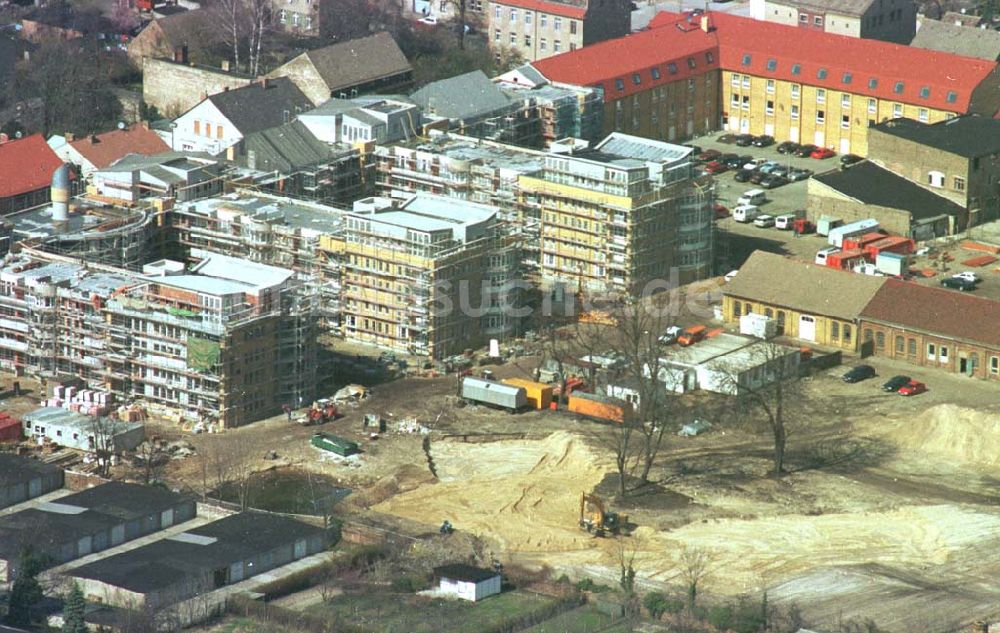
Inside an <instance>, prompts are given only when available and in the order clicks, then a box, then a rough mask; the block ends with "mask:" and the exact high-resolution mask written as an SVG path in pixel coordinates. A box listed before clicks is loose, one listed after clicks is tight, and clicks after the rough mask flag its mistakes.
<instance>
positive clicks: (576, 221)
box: [518, 134, 713, 293]
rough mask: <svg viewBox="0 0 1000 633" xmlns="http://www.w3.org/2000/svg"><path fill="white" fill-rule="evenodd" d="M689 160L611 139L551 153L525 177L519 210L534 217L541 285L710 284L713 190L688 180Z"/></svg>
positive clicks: (671, 148) (640, 142)
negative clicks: (537, 169) (707, 281)
mask: <svg viewBox="0 0 1000 633" xmlns="http://www.w3.org/2000/svg"><path fill="white" fill-rule="evenodd" d="M690 153H691V150H690V148H687V147H682V146H678V145H671V144H669V143H662V142H656V141H650V140H646V139H641V138H637V137H631V136H627V135H624V134H613V135H611V136H610V137H608V138H607V139H605V140H604V141H602V142H601V143H600V144H599V145H597V146H596V147H595V148H594V149H583V150H574V151H572V152H566V153H550V154H549V155H547V156H546V157H545V166H544V168H543V169H542V171H541V172H539V173H537V174H532V175H522V176H521V177H520V178H519V179H518V184H519V188H520V196H521V200H522V204H523V205H524V207H525V209H527V210H529V211H532V212H533V213H537V217H538V218H539V224H540V230H539V232H540V237H541V257H540V261H539V266H540V273H541V281H542V283H543V285H544V286H546V287H553V286H555V285H558V284H562V285H563V286H564V287H568V288H569V289H570V290H572V291H576V290H587V291H590V292H596V293H603V292H608V293H613V292H630V293H639V292H642V291H643V289H644V287H645V284H647V283H650V282H654V281H657V280H664V281H667V282H670V283H671V284H672V285H676V284H677V283H688V282H690V281H694V280H696V279H703V278H705V277H707V276H708V275H709V274H710V273H711V266H712V210H711V200H712V195H713V192H712V189H711V182H710V179H708V182H700V181H696V180H693V179H692V173H691V162H690V158H689V156H690ZM660 289H662V288H660Z"/></svg>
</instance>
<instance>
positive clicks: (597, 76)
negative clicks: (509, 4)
mask: <svg viewBox="0 0 1000 633" xmlns="http://www.w3.org/2000/svg"><path fill="white" fill-rule="evenodd" d="M718 49H719V46H718V38H717V36H716V33H715V32H711V33H706V32H704V31H702V30H701V29H700V28H699V27H698V21H697V18H695V19H694V20H693V21H692V22H691V23H687V22H685V23H684V24H683V28H676V27H675V28H672V29H666V28H661V29H650V30H647V31H641V32H639V33H633V34H632V35H626V36H625V37H621V38H618V39H614V40H606V41H604V42H599V43H597V44H591V45H589V46H585V47H583V48H579V49H577V50H575V51H572V52H569V53H564V54H562V55H555V56H553V57H547V58H545V59H541V60H538V61H535V62H532V64H531V65H532V66H534V67H535V69H537V70H538V72H540V73H542V75H544V76H545V77H546V78H548V79H549V80H551V81H555V82H559V83H568V84H575V85H583V86H600V87H601V88H603V89H604V100H605V101H615V100H617V99H621V98H623V97H627V96H629V95H631V94H633V93H636V92H640V91H642V90H648V89H649V87H650V86H655V85H659V84H667V83H671V82H674V81H677V80H679V79H685V78H687V77H690V76H694V75H700V74H702V73H704V72H706V71H707V70H711V69H717V68H719V54H718ZM688 60H691V61H690V62H689V61H688ZM691 64H693V65H694V68H692V67H691ZM654 69H655V74H658V75H659V78H656V76H655V74H654ZM636 74H638V75H639V76H638V79H639V81H640V83H639V84H636V83H635V77H634V75H636ZM618 81H620V83H618ZM619 87H620V89H619Z"/></svg>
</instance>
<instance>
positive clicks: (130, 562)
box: [71, 512, 326, 611]
mask: <svg viewBox="0 0 1000 633" xmlns="http://www.w3.org/2000/svg"><path fill="white" fill-rule="evenodd" d="M325 548H326V535H325V533H324V531H323V529H322V528H319V527H315V526H312V525H308V524H306V523H301V522H299V521H295V520H292V519H288V518H285V517H280V516H276V515H271V514H256V513H249V512H244V513H242V514H234V515H232V516H228V517H226V518H224V519H220V520H218V521H214V522H212V523H209V524H207V525H203V526H200V527H197V528H194V529H192V530H190V531H187V532H182V533H180V534H174V535H171V536H169V537H167V538H165V539H162V540H159V541H156V542H154V543H150V544H149V545H143V546H142V547H138V548H136V549H133V550H131V551H128V552H123V553H121V554H117V555H115V556H110V557H108V558H105V559H103V560H100V561H97V562H94V563H90V564H87V565H83V566H81V567H78V568H76V569H74V570H73V571H72V572H71V575H72V577H73V579H74V580H75V581H76V582H77V583H79V585H80V588H81V589H82V590H83V593H84V595H85V596H86V597H87V598H88V599H89V600H92V601H95V602H100V603H102V604H106V605H110V606H115V607H122V608H128V609H145V610H152V611H158V610H160V609H162V608H164V607H167V606H169V605H171V604H174V603H176V602H179V601H181V600H184V599H186V598H189V597H191V596H194V595H197V594H201V593H205V592H209V591H212V590H214V589H219V588H220V587H224V586H226V585H230V584H234V583H237V582H240V581H242V580H246V579H247V578H250V577H252V576H255V575H257V574H261V573H264V572H266V571H268V570H271V569H274V568H276V567H280V566H282V565H285V564H287V563H290V562H292V561H296V560H299V559H301V558H305V557H306V556H311V555H313V554H317V553H319V552H322V551H323V550H324V549H325Z"/></svg>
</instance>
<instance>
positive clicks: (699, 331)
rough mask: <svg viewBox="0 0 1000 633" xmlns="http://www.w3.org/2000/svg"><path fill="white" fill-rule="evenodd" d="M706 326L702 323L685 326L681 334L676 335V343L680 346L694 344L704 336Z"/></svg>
mask: <svg viewBox="0 0 1000 633" xmlns="http://www.w3.org/2000/svg"><path fill="white" fill-rule="evenodd" d="M707 329H708V328H706V327H705V326H704V325H692V326H691V327H689V328H687V329H686V330H684V331H683V332H681V335H680V336H678V337H677V343H678V344H679V345H681V346H682V347H684V346H687V345H694V344H695V343H697V342H698V341H700V340H701V339H703V338H705V332H706V331H707Z"/></svg>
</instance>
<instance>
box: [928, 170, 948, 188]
mask: <svg viewBox="0 0 1000 633" xmlns="http://www.w3.org/2000/svg"><path fill="white" fill-rule="evenodd" d="M927 184H928V185H930V186H932V187H943V186H944V174H943V173H941V172H939V171H931V172H928V173H927Z"/></svg>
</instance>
